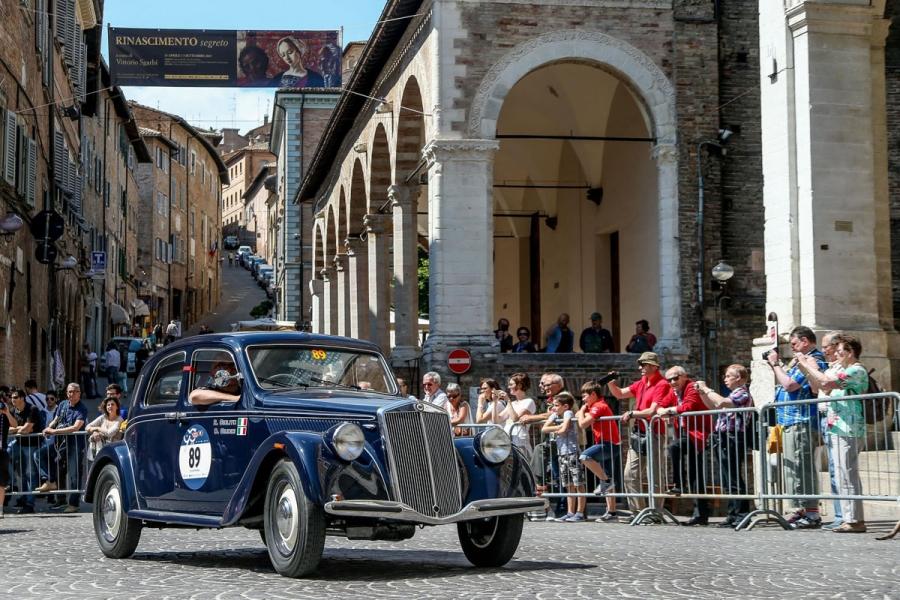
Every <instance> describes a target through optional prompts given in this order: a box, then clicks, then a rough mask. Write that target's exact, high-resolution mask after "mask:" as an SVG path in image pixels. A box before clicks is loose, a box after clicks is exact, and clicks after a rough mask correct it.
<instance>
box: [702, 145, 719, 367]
mask: <svg viewBox="0 0 900 600" xmlns="http://www.w3.org/2000/svg"><path fill="white" fill-rule="evenodd" d="M704 146H714V147H716V148H719V149H720V150H723V147H722V144H720V143H719V142H717V141H716V140H704V141H702V142H700V143H699V144H697V313H698V315H699V317H700V334H701V339H700V373H701V375H702V377H704V378H706V377H707V373H706V334H707V332H706V317H705V316H704V309H703V306H704V293H703V292H704V289H703V281H704V277H703V274H704V270H705V268H706V267H705V266H704V265H705V263H706V248H705V246H704V239H703V230H704V229H705V223H704V219H705V215H704V191H705V190H704V185H703V147H704ZM707 381H715V378H713V379H712V380H710V379H707Z"/></svg>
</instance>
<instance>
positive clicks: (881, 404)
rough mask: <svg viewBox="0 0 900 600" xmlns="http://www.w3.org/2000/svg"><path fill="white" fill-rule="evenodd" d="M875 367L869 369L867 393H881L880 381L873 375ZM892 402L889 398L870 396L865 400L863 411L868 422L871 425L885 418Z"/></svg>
mask: <svg viewBox="0 0 900 600" xmlns="http://www.w3.org/2000/svg"><path fill="white" fill-rule="evenodd" d="M874 371H875V369H869V373H868V376H869V387H868V388H866V393H867V394H880V393H881V391H882V390H881V386H880V385H878V382H877V381H875V378H874V377H872V373H873V372H874ZM890 402H891V400H890V399H889V398H869V399H868V400H863V412H864V413H865V415H866V423H868V424H869V425H874V424H875V423H880V422H881V421H883V420H884V416H885V415H884V413H885V412H887V406H888V404H889V403H890Z"/></svg>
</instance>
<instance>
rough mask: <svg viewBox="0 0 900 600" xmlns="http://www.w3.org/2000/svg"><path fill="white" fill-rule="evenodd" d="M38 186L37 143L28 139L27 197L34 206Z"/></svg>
mask: <svg viewBox="0 0 900 600" xmlns="http://www.w3.org/2000/svg"><path fill="white" fill-rule="evenodd" d="M36 188H37V143H36V142H35V141H34V140H32V139H30V138H29V139H28V175H27V183H26V189H25V199H26V200H27V201H28V205H29V206H34V201H35V189H36Z"/></svg>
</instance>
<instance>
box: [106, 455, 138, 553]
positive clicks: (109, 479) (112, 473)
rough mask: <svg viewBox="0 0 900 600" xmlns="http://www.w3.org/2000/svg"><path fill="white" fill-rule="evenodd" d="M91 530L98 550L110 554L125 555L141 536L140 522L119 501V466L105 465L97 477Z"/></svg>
mask: <svg viewBox="0 0 900 600" xmlns="http://www.w3.org/2000/svg"><path fill="white" fill-rule="evenodd" d="M96 489H97V491H96V493H95V495H94V533H95V535H96V536H97V543H98V544H99V545H100V550H101V551H102V552H103V554H105V555H106V556H108V557H110V558H128V557H129V556H131V555H132V554H134V550H135V548H137V545H138V542H139V541H140V539H141V522H140V520H138V519H129V518H128V515H127V513H126V512H125V505H124V503H123V501H122V481H121V479H120V478H119V470H118V469H116V467H114V466H113V465H106V466H105V467H103V470H102V471H100V475H99V476H98V477H97V488H96Z"/></svg>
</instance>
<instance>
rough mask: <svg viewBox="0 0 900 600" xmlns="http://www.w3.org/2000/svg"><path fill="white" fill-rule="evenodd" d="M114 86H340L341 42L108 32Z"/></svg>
mask: <svg viewBox="0 0 900 600" xmlns="http://www.w3.org/2000/svg"><path fill="white" fill-rule="evenodd" d="M108 39H109V62H110V64H109V70H110V74H111V75H112V82H113V84H114V85H144V86H181V87H187V86H192V87H196V86H206V87H278V88H310V87H340V86H341V39H340V32H339V31H337V30H329V31H222V30H219V31H214V30H191V29H132V28H128V29H126V28H121V27H110V29H109V36H108Z"/></svg>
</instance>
